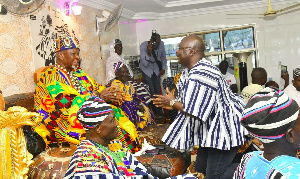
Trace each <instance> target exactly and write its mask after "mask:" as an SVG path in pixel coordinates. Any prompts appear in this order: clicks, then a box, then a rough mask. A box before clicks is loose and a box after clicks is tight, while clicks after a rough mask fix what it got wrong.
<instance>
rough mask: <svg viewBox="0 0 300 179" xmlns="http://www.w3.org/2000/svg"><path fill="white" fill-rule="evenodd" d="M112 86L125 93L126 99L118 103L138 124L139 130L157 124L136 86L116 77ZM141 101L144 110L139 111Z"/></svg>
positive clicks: (131, 119) (130, 118)
mask: <svg viewBox="0 0 300 179" xmlns="http://www.w3.org/2000/svg"><path fill="white" fill-rule="evenodd" d="M111 86H112V87H116V88H117V90H121V91H123V92H124V93H125V101H124V102H123V103H119V104H116V105H117V106H118V107H120V108H121V109H122V110H123V111H124V112H125V114H126V115H127V117H128V118H129V120H130V121H132V122H133V123H134V124H135V125H136V128H137V130H142V129H143V128H144V127H145V126H146V125H150V124H156V121H155V119H154V116H153V114H152V113H151V112H150V109H149V108H148V107H147V104H146V103H145V100H144V99H143V98H142V97H140V96H138V95H137V94H136V92H135V88H134V87H133V86H132V85H131V83H130V82H125V83H122V82H121V81H119V80H116V79H115V80H114V81H113V82H112V83H111ZM140 103H142V106H143V108H144V112H141V111H139V104H140Z"/></svg>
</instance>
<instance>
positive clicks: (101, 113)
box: [77, 96, 112, 130]
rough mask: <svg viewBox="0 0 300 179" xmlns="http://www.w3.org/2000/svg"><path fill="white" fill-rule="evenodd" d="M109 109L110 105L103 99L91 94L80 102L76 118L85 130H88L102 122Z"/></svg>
mask: <svg viewBox="0 0 300 179" xmlns="http://www.w3.org/2000/svg"><path fill="white" fill-rule="evenodd" d="M111 111H112V107H111V106H110V105H109V104H107V103H106V102H105V101H104V100H103V99H100V98H98V97H95V96H92V97H90V98H89V99H88V100H86V101H85V102H84V103H83V104H82V106H81V108H80V109H79V111H78V112H77V119H78V120H79V121H80V123H81V124H82V126H83V128H84V129H85V130H89V129H92V128H94V127H95V126H96V125H97V124H99V123H100V122H102V121H103V120H104V119H105V118H106V117H107V116H108V115H109V114H110V112H111Z"/></svg>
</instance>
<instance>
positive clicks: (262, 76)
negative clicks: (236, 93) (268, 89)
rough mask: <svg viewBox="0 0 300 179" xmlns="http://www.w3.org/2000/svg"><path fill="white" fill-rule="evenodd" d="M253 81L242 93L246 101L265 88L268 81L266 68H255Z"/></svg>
mask: <svg viewBox="0 0 300 179" xmlns="http://www.w3.org/2000/svg"><path fill="white" fill-rule="evenodd" d="M251 78H252V83H250V85H248V86H246V87H245V88H244V89H243V90H242V92H241V95H242V96H243V98H244V99H245V101H246V102H248V100H249V99H250V98H251V97H252V96H253V95H254V94H255V93H257V92H259V91H260V90H262V89H263V85H264V84H265V83H266V82H267V71H266V70H265V69H264V68H255V69H253V70H252V73H251Z"/></svg>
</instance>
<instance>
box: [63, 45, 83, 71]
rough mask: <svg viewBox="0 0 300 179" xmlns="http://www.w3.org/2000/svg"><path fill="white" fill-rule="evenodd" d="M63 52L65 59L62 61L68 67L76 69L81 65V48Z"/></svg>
mask: <svg viewBox="0 0 300 179" xmlns="http://www.w3.org/2000/svg"><path fill="white" fill-rule="evenodd" d="M62 54H63V60H62V63H63V65H64V66H65V68H67V69H74V68H77V67H78V66H79V61H80V57H79V49H78V48H73V49H68V50H64V51H62Z"/></svg>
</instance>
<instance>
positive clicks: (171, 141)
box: [33, 32, 300, 179]
mask: <svg viewBox="0 0 300 179" xmlns="http://www.w3.org/2000/svg"><path fill="white" fill-rule="evenodd" d="M54 49H55V53H56V64H55V65H54V66H50V67H48V68H47V69H46V70H45V71H44V72H43V73H42V74H41V77H40V78H39V80H38V83H37V86H36V89H35V95H34V102H35V106H34V107H35V109H36V111H37V113H38V114H40V116H42V118H43V119H42V122H40V123H39V124H37V125H36V126H35V127H33V130H34V131H35V132H37V133H38V134H39V135H40V136H41V137H42V138H43V140H44V141H45V143H46V147H53V146H57V145H61V144H63V143H69V144H76V145H78V148H77V150H76V151H75V152H74V154H73V156H72V159H71V161H70V163H69V168H68V171H67V173H66V174H65V178H66V179H67V178H127V177H135V178H157V177H156V176H154V175H152V174H151V173H150V172H149V171H147V169H146V167H145V166H143V165H142V163H141V162H140V161H138V160H137V159H136V158H135V157H134V156H133V154H134V153H135V152H137V151H139V150H140V149H141V147H142V145H141V141H140V139H139V136H138V131H141V130H143V128H145V127H146V126H147V125H153V124H156V123H157V119H159V118H160V117H162V116H163V111H162V109H166V110H172V111H176V112H175V116H176V117H175V118H174V120H173V121H172V123H171V124H170V126H169V128H168V129H167V131H166V132H165V134H164V135H163V137H162V141H163V142H164V143H165V144H166V145H168V146H170V147H172V148H175V149H178V150H179V151H187V150H190V149H191V148H193V146H199V148H198V151H197V156H196V161H195V163H194V167H195V168H194V169H195V171H196V172H197V173H198V175H197V178H206V179H218V178H220V179H222V178H223V179H227V178H247V179H248V178H299V177H300V160H299V159H297V158H296V154H297V150H298V149H299V148H300V116H299V115H300V114H299V105H300V68H296V69H294V70H293V80H292V84H290V85H287V83H286V84H285V87H284V90H283V91H281V90H279V86H278V84H277V83H276V82H275V81H269V82H267V72H266V70H265V69H264V68H255V69H253V71H252V73H251V78H252V82H251V83H250V84H249V85H248V86H247V87H245V88H244V89H243V90H242V91H241V95H239V94H238V88H237V84H236V80H235V77H234V76H233V75H230V74H229V73H228V72H227V69H228V62H226V61H222V62H221V63H220V65H219V68H217V67H216V66H214V65H213V64H212V63H211V62H210V61H209V60H206V59H205V54H204V51H205V45H204V42H203V39H202V38H200V37H199V36H187V37H185V38H183V39H182V40H181V42H180V44H179V47H178V49H177V51H176V54H177V57H178V63H179V64H181V65H182V66H183V67H185V68H184V69H183V70H182V71H181V72H180V74H179V75H177V76H176V82H175V84H176V88H175V89H172V90H171V89H168V88H167V89H166V94H165V95H164V94H162V93H161V86H160V76H161V75H163V74H164V73H165V70H166V54H165V50H164V44H163V42H162V41H161V38H160V35H159V34H157V33H156V32H153V33H152V36H151V39H150V40H149V41H145V42H143V43H142V44H141V46H140V53H141V59H140V69H141V71H142V76H143V82H144V83H139V82H136V81H135V80H134V79H133V72H132V70H131V68H130V66H129V65H128V64H126V61H125V60H124V58H123V57H122V56H121V54H122V49H123V45H122V42H121V41H120V40H119V39H114V40H113V42H112V43H111V45H110V57H109V58H108V59H107V61H106V86H102V85H100V84H98V83H97V82H96V81H95V80H94V79H92V78H91V77H90V76H89V75H88V74H87V73H85V72H84V71H83V70H82V69H81V67H80V66H79V63H80V56H79V52H80V50H79V41H78V40H77V39H76V37H67V36H63V37H59V39H57V40H56V41H55V44H54ZM283 78H284V79H285V81H288V73H286V74H285V75H284V76H283ZM266 82H267V83H266ZM174 86H175V85H174ZM252 138H256V139H258V140H260V141H261V142H262V143H263V147H264V151H254V152H250V153H247V154H245V155H244V156H243V158H242V159H241V161H240V162H236V161H235V158H236V154H237V151H238V150H239V148H240V146H242V145H243V144H244V143H245V141H247V140H251V139H252ZM174 178H196V176H194V175H191V174H184V175H179V176H176V177H174Z"/></svg>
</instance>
